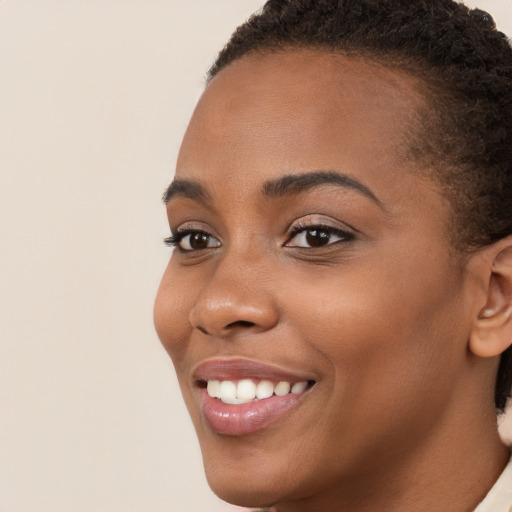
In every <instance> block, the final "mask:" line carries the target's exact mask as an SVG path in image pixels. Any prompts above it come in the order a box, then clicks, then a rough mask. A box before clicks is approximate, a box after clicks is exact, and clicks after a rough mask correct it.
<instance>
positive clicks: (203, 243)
mask: <svg viewBox="0 0 512 512" xmlns="http://www.w3.org/2000/svg"><path fill="white" fill-rule="evenodd" d="M164 242H165V244H166V245H169V246H171V247H178V249H179V250H180V251H182V252H192V251H203V250H205V249H212V248H215V247H220V245H221V243H220V242H219V240H217V239H216V238H215V237H213V236H212V235H210V233H207V232H206V231H201V230H192V229H187V230H184V231H176V232H175V233H173V234H172V235H171V236H170V237H168V238H166V239H165V240H164Z"/></svg>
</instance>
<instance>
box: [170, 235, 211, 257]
mask: <svg viewBox="0 0 512 512" xmlns="http://www.w3.org/2000/svg"><path fill="white" fill-rule="evenodd" d="M188 235H205V236H208V237H210V236H212V235H211V234H210V233H208V232H207V231H203V230H202V229H184V230H182V231H179V230H178V231H176V232H174V233H171V236H168V237H167V238H164V244H165V245H167V246H168V247H177V248H178V249H180V250H182V251H183V252H191V251H187V250H184V249H181V247H180V246H179V244H180V242H181V241H182V240H183V239H184V238H185V237H186V236H188Z"/></svg>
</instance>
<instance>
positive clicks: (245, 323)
mask: <svg viewBox="0 0 512 512" xmlns="http://www.w3.org/2000/svg"><path fill="white" fill-rule="evenodd" d="M254 325H256V324H255V323H254V322H248V321H247V320H237V321H236V322H231V323H230V324H228V325H226V328H228V329H230V328H232V327H254Z"/></svg>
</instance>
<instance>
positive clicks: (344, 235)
mask: <svg viewBox="0 0 512 512" xmlns="http://www.w3.org/2000/svg"><path fill="white" fill-rule="evenodd" d="M307 231H319V232H323V233H327V234H328V235H330V236H332V235H334V236H338V237H339V238H340V240H336V241H335V242H330V243H328V244H325V246H328V245H334V244H338V243H340V242H341V243H348V242H351V241H352V240H354V239H355V236H354V235H353V234H352V233H350V232H349V231H345V230H343V229H339V228H335V227H333V226H329V225H326V224H313V223H311V224H310V223H307V222H302V223H301V222H299V223H297V224H296V225H295V227H294V228H293V229H292V230H291V232H290V234H289V235H288V237H287V239H286V242H285V243H284V246H285V247H287V246H288V247H298V248H302V249H317V248H316V247H300V246H293V245H292V246H290V245H288V244H289V243H290V241H291V240H293V239H294V238H295V237H296V236H297V235H299V234H300V233H303V232H307ZM188 235H204V236H205V237H212V235H211V234H210V233H208V232H207V231H204V230H201V229H184V230H182V231H179V230H178V231H176V232H175V233H172V234H171V236H169V237H167V238H165V239H164V244H165V245H167V246H168V247H177V248H178V250H180V251H181V252H184V253H186V252H197V251H200V250H204V249H183V248H182V247H180V245H179V244H180V243H181V241H182V240H183V239H184V238H185V237H186V236H188ZM322 247H324V246H322Z"/></svg>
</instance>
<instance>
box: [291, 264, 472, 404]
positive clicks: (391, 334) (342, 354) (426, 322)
mask: <svg viewBox="0 0 512 512" xmlns="http://www.w3.org/2000/svg"><path fill="white" fill-rule="evenodd" d="M381 256H382V254H381ZM395 260H396V256H395ZM294 281H296V278H295V279H294V278H293V277H291V278H290V281H289V288H288V289H287V293H286V295H287V299H286V302H287V304H288V309H287V310H288V312H289V314H290V315H293V316H294V318H293V319H292V320H291V322H290V323H291V324H294V325H295V328H296V332H297V335H302V337H303V339H305V340H306V341H307V343H308V344H310V345H311V346H312V347H314V348H315V349H316V350H317V351H318V352H320V353H321V354H322V355H323V357H324V358H325V359H326V360H327V361H329V363H330V365H331V367H332V368H333V369H334V371H335V373H336V383H335V384H334V385H336V386H339V387H340V388H343V389H345V390H346V389H351V390H352V391H354V393H352V394H351V396H352V397H354V396H357V395H360V394H365V395H368V396H370V395H372V394H373V395H375V393H376V389H378V390H379V393H380V392H381V391H382V392H386V391H387V392H389V396H392V395H393V393H398V396H400V395H403V394H404V393H405V392H406V391H407V390H406V389H405V390H404V383H405V382H410V383H411V387H414V386H417V387H418V388H419V387H421V386H426V385H427V384H429V385H431V384H430V383H431V382H432V380H436V379H437V380H436V382H438V383H439V385H443V382H444V383H445V384H446V382H445V381H446V380H447V379H446V375H451V373H450V371H447V370H450V369H451V370H453V369H454V367H455V366H456V365H458V364H462V363H463V358H464V356H465V353H466V350H465V343H466V341H467V336H468V326H466V324H465V318H464V301H463V300H461V291H462V285H461V281H460V279H458V278H457V277H456V276H455V275H454V274H453V272H452V270H451V268H450V265H449V264H448V263H447V262H446V261H444V262H442V263H441V262H439V261H437V262H436V261H435V256H433V257H431V258H430V259H429V261H426V260H425V257H423V261H422V264H421V265H419V264H418V260H417V259H415V258H404V261H395V263H392V260H389V261H386V262H384V261H383V258H380V261H379V260H377V259H376V260H368V261H367V262H365V263H364V264H363V263H362V262H361V264H360V265H357V264H356V265H353V266H351V267H350V269H348V268H347V269H345V270H343V269H339V268H338V269H336V270H335V271H334V272H332V275H330V276H324V277H320V278H319V279H316V280H311V281H305V282H304V278H302V282H303V288H304V289H303V291H304V293H302V294H301V296H300V297H298V296H297V295H298V294H297V293H296V292H295V293H294V292H293V288H294V287H293V282H294ZM304 297H307V300H306V299H304ZM283 300H284V299H283ZM386 386H387V387H388V388H389V389H387V390H386V389H385V387H386ZM405 387H406V386H405Z"/></svg>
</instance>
